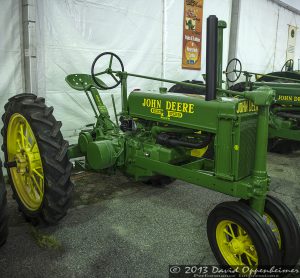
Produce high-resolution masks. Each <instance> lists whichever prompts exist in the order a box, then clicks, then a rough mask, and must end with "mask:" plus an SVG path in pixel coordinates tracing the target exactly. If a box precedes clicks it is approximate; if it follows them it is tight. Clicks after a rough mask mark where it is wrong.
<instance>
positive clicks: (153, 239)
mask: <svg viewBox="0 0 300 278" xmlns="http://www.w3.org/2000/svg"><path fill="white" fill-rule="evenodd" d="M268 168H269V174H270V175H271V177H272V183H271V194H272V195H274V196H277V197H279V198H280V199H281V200H283V201H285V202H286V204H287V205H288V206H289V207H290V208H291V210H292V211H293V212H294V213H295V215H296V217H297V219H298V221H299V222H300V184H299V181H300V171H299V169H300V153H298V154H293V155H289V156H287V155H277V154H269V157H268ZM73 180H74V182H75V183H76V187H75V198H74V204H73V207H72V208H71V209H70V210H69V213H68V215H67V216H66V217H65V218H64V219H63V220H62V221H61V222H60V223H59V224H58V225H57V226H55V227H37V228H33V227H31V226H30V225H29V224H28V223H26V222H25V221H24V220H23V218H22V217H21V216H20V213H19V212H18V210H17V206H16V204H15V202H14V200H12V199H11V198H9V213H10V234H9V238H8V241H7V243H6V245H5V246H4V247H3V248H1V250H0V277H31V278H35V277H167V276H168V265H169V264H200V263H201V264H214V263H216V262H215V259H214V257H213V255H212V252H211V250H210V247H209V244H208V241H207V237H206V219H207V216H208V214H209V212H210V210H211V209H212V208H213V207H214V206H215V205H216V204H218V203H220V202H223V201H226V200H230V199H232V198H229V197H228V196H225V195H222V194H219V193H216V192H212V191H209V190H206V189H203V188H201V187H197V186H194V185H191V184H187V183H185V182H181V181H176V182H175V183H173V184H172V185H169V186H166V187H164V188H157V187H152V186H149V185H144V184H141V183H134V182H130V181H128V180H127V179H126V178H125V177H124V176H121V175H117V176H105V175H100V174H93V173H78V174H75V175H73ZM9 192H11V191H10V189H9ZM9 195H11V194H10V193H9ZM299 248H300V247H299Z"/></svg>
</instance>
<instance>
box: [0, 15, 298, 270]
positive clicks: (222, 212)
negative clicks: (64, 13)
mask: <svg viewBox="0 0 300 278" xmlns="http://www.w3.org/2000/svg"><path fill="white" fill-rule="evenodd" d="M217 26H218V19H217V17H216V16H210V17H209V18H208V19H207V47H206V49H207V64H206V71H207V73H206V86H203V85H201V84H193V83H192V82H191V83H188V82H177V81H173V80H167V79H162V78H155V77H150V76H144V75H139V74H135V73H129V72H126V71H125V70H124V65H123V63H122V61H121V59H120V58H119V57H118V56H117V55H116V54H114V53H112V52H104V53H101V54H100V55H98V56H97V57H96V59H95V60H94V62H93V64H92V69H91V75H89V74H81V73H77V74H70V75H68V76H67V77H66V82H67V83H68V84H69V85H70V86H71V87H72V88H73V89H74V90H77V91H83V92H85V93H86V95H87V98H88V100H89V102H90V104H91V110H92V111H93V113H94V114H95V119H96V121H95V123H94V124H88V125H87V126H86V128H84V129H83V130H81V132H80V133H79V137H78V143H77V144H74V145H70V146H68V143H67V142H66V141H65V140H64V139H63V137H62V134H61V133H60V131H59V130H60V127H61V124H60V123H59V122H57V121H56V120H55V118H54V116H53V115H52V112H53V108H52V107H47V106H46V105H45V103H44V100H43V99H42V98H38V97H36V96H34V95H30V94H22V95H19V96H15V97H13V98H11V99H10V100H9V102H8V104H7V105H6V108H5V109H6V112H5V114H4V117H3V119H4V129H3V135H4V152H5V159H6V164H5V165H6V167H7V168H8V172H9V178H10V181H11V184H12V187H13V191H14V193H15V195H16V198H17V200H18V202H19V205H20V208H21V210H22V211H23V213H24V215H25V216H26V217H29V218H31V219H32V218H38V219H41V218H42V219H44V220H45V221H46V222H48V223H53V222H56V221H58V220H59V219H60V218H61V217H63V216H64V215H65V213H66V209H67V206H68V204H69V200H70V196H71V192H72V185H71V182H70V171H71V168H72V165H71V163H70V162H69V160H70V159H75V158H76V160H75V164H76V166H77V167H80V168H81V169H84V170H87V171H94V172H99V173H101V172H106V173H111V174H113V173H115V172H116V170H117V169H118V170H120V171H122V172H123V173H124V174H125V175H126V176H128V177H130V178H132V179H133V180H135V181H140V182H146V183H148V182H159V183H160V184H161V183H165V182H166V181H167V183H170V182H172V180H174V179H181V180H183V181H186V182H189V183H192V184H195V185H198V186H202V187H205V188H208V189H211V190H214V191H217V192H221V193H224V194H227V195H230V196H233V197H237V198H239V199H240V201H234V202H233V201H232V202H223V203H221V204H219V205H217V206H216V207H215V208H214V209H213V210H212V211H211V212H210V214H209V216H208V220H207V237H208V241H209V243H210V246H211V249H212V251H213V253H214V255H215V257H216V259H217V261H218V263H219V264H220V265H222V266H227V267H228V266H230V267H236V266H241V267H242V266H247V268H246V269H248V270H249V269H257V268H260V267H264V268H265V267H270V266H273V265H284V266H289V267H292V266H294V265H295V264H297V262H298V260H299V257H300V248H299V246H300V229H299V225H298V223H297V220H296V219H295V216H294V215H293V213H292V212H291V211H290V209H289V208H288V207H287V206H286V205H285V204H284V203H283V202H282V201H280V200H278V199H276V198H274V197H272V196H270V195H268V187H269V183H270V178H269V176H268V174H267V170H266V156H267V142H268V119H269V108H270V105H271V104H272V103H273V101H274V91H273V90H272V89H271V88H269V87H267V86H263V87H260V88H257V89H255V90H253V91H251V92H250V91H246V92H235V91H230V90H223V89H220V88H217V81H218V78H217V46H218V43H217V41H218V34H217V33H218V28H217ZM104 59H107V64H105V63H103V60H104ZM101 61H102V62H101ZM115 64H117V65H118V69H116V68H115V66H113V65H115ZM100 77H101V79H100ZM107 77H110V78H111V80H110V81H109V82H108V81H105V82H104V80H105V78H107ZM129 77H135V78H144V79H150V80H156V81H160V82H166V83H172V84H176V85H183V86H188V87H190V88H195V89H199V88H203V87H205V92H206V93H205V95H188V94H177V93H170V92H167V89H166V88H163V87H162V88H160V89H159V90H156V91H150V92H149V91H148V92H147V91H141V90H134V91H132V92H130V93H129V94H128V92H127V80H128V78H129ZM112 82H113V83H112ZM119 85H120V87H121V100H122V107H121V112H120V113H117V112H116V110H117V109H116V107H115V102H114V98H112V101H113V106H114V112H115V117H114V118H115V120H112V119H111V117H110V115H109V113H108V110H107V107H106V106H105V105H104V103H103V101H102V98H101V94H105V91H106V90H109V89H113V88H116V87H117V86H119ZM99 90H100V93H99ZM217 92H218V93H219V94H226V96H225V97H223V96H219V94H218V96H217ZM246 106H247V109H245V107H246ZM210 144H212V145H213V148H214V155H213V157H212V158H206V157H205V156H204V154H205V152H206V150H207V148H208V145H210ZM239 271H241V272H242V271H243V268H240V269H239Z"/></svg>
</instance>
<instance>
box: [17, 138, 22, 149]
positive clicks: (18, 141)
mask: <svg viewBox="0 0 300 278" xmlns="http://www.w3.org/2000/svg"><path fill="white" fill-rule="evenodd" d="M17 145H18V147H19V151H21V149H22V146H21V143H20V140H19V139H17Z"/></svg>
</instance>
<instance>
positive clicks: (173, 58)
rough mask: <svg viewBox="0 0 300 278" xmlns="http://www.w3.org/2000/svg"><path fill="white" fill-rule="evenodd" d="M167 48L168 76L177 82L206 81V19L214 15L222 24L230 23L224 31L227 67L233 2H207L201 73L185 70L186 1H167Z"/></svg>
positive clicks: (166, 65) (165, 48)
mask: <svg viewBox="0 0 300 278" xmlns="http://www.w3.org/2000/svg"><path fill="white" fill-rule="evenodd" d="M165 1H166V6H165V28H164V30H165V35H164V41H165V44H164V45H165V47H164V51H165V54H164V57H165V58H164V71H165V72H164V76H165V78H167V79H168V78H169V79H175V80H187V79H189V80H191V79H195V80H203V79H202V74H203V73H205V69H206V57H205V56H206V18H207V17H208V16H209V15H211V14H214V15H216V16H217V17H218V19H219V20H225V21H226V22H227V28H226V29H225V30H224V48H223V65H225V66H226V63H227V58H228V47H229V30H230V16H231V0H224V1H218V0H204V6H203V25H202V51H201V70H200V71H198V70H187V69H182V68H181V59H182V28H183V9H184V1H178V0H165Z"/></svg>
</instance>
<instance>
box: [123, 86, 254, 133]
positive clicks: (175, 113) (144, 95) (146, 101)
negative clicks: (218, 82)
mask: <svg viewBox="0 0 300 278" xmlns="http://www.w3.org/2000/svg"><path fill="white" fill-rule="evenodd" d="M128 106H129V114H130V116H132V117H134V118H141V119H145V120H150V121H157V122H162V123H166V124H170V125H177V126H181V127H186V128H192V129H196V130H203V131H208V132H215V131H216V128H217V123H218V118H219V117H221V116H222V117H223V116H224V115H226V116H227V117H228V119H232V120H234V119H236V120H237V119H238V118H239V117H243V116H249V115H251V114H252V115H254V116H255V115H256V112H257V109H258V108H257V106H255V105H254V104H253V103H252V102H251V101H249V100H246V99H238V98H233V97H222V98H218V99H216V100H211V101H205V99H204V96H201V95H186V94H177V93H166V94H161V93H159V92H157V93H155V92H142V91H133V92H131V94H130V95H129V99H128Z"/></svg>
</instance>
